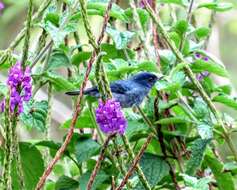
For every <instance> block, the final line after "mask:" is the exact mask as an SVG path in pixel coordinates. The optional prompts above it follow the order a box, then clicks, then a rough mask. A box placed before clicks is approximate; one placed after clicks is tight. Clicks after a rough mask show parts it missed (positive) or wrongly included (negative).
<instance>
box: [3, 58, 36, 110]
mask: <svg viewBox="0 0 237 190" xmlns="http://www.w3.org/2000/svg"><path fill="white" fill-rule="evenodd" d="M30 72H31V71H30V67H26V69H25V72H23V69H22V67H21V62H19V61H18V62H17V63H16V64H15V65H14V66H13V67H12V68H11V69H10V71H9V74H8V80H7V84H8V86H9V89H10V111H11V112H12V113H13V112H14V111H15V109H16V108H18V113H22V112H23V102H28V101H29V100H30V98H31V96H32V84H31V81H32V79H31V75H30Z"/></svg>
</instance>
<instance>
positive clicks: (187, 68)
mask: <svg viewBox="0 0 237 190" xmlns="http://www.w3.org/2000/svg"><path fill="white" fill-rule="evenodd" d="M143 1H144V3H145V5H146V10H147V11H148V13H149V14H150V16H151V18H152V20H153V22H154V23H155V24H156V25H157V27H158V29H159V31H160V33H161V35H162V36H163V38H164V40H165V41H166V42H167V44H168V45H169V47H170V49H171V50H172V51H173V53H174V54H175V55H176V57H177V58H178V60H179V61H180V62H181V63H184V64H185V66H184V71H185V73H186V74H187V76H188V77H189V79H190V80H191V81H192V83H193V85H194V86H195V87H196V88H197V91H198V92H199V94H200V96H201V97H202V98H203V100H204V101H205V102H206V103H207V105H208V106H209V108H210V109H211V111H212V113H213V114H214V116H215V118H216V120H217V122H218V124H219V125H220V126H221V127H222V129H223V135H224V138H225V140H226V143H227V145H228V146H229V148H230V150H231V152H232V154H233V156H234V158H235V160H236V161H237V151H236V149H235V146H234V143H233V141H232V139H231V138H230V136H229V134H228V131H227V129H226V127H225V125H224V123H223V121H222V117H221V115H220V113H219V112H218V110H217V109H216V107H215V105H214V104H213V102H212V101H211V99H210V97H209V96H208V95H207V93H206V92H205V90H204V89H203V87H202V85H201V84H200V82H199V81H198V80H197V79H196V77H195V75H194V73H193V71H192V70H191V68H190V66H189V63H188V62H187V61H186V60H185V59H184V57H183V55H182V54H181V52H180V51H179V50H178V49H177V48H176V46H175V44H174V43H172V41H171V39H170V37H169V35H168V33H167V32H166V30H165V28H164V26H163V24H162V23H161V20H160V19H157V18H158V17H157V15H156V14H155V13H154V12H153V10H152V8H151V7H150V6H149V4H148V3H147V0H143Z"/></svg>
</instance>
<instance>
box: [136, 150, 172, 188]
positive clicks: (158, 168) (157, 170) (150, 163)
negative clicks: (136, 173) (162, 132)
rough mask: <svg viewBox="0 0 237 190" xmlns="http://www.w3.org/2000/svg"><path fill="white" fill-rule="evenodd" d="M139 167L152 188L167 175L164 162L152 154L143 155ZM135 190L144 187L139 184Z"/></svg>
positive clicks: (166, 167)
mask: <svg viewBox="0 0 237 190" xmlns="http://www.w3.org/2000/svg"><path fill="white" fill-rule="evenodd" d="M140 166H141V168H142V171H143V173H144V175H145V176H146V179H147V180H148V182H149V184H150V185H151V186H152V187H154V186H155V185H156V184H157V183H159V181H161V180H162V179H163V177H165V176H167V175H168V174H169V166H168V164H167V163H166V161H164V160H163V159H162V158H160V157H159V156H157V155H154V154H149V153H145V154H144V155H143V156H142V158H141V160H140ZM135 189H136V190H143V189H144V187H143V185H142V184H141V182H139V183H138V185H137V186H136V187H135Z"/></svg>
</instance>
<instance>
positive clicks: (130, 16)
mask: <svg viewBox="0 0 237 190" xmlns="http://www.w3.org/2000/svg"><path fill="white" fill-rule="evenodd" d="M137 13H138V16H139V18H140V22H141V25H142V27H143V29H144V30H145V28H146V26H147V23H148V19H149V14H148V12H147V11H146V10H144V9H141V8H137ZM125 14H126V15H127V17H128V19H129V21H130V22H132V21H134V16H133V12H132V9H131V8H128V9H126V10H125Z"/></svg>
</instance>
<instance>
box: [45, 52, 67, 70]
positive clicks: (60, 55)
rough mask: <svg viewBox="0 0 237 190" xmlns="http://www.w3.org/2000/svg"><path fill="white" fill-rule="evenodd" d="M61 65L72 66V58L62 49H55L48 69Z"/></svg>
mask: <svg viewBox="0 0 237 190" xmlns="http://www.w3.org/2000/svg"><path fill="white" fill-rule="evenodd" d="M60 67H70V60H69V58H68V56H67V55H66V54H65V53H64V52H63V51H62V50H60V49H55V50H54V51H53V52H52V53H51V55H50V58H49V62H48V65H47V67H46V69H48V70H52V69H57V68H60Z"/></svg>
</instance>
